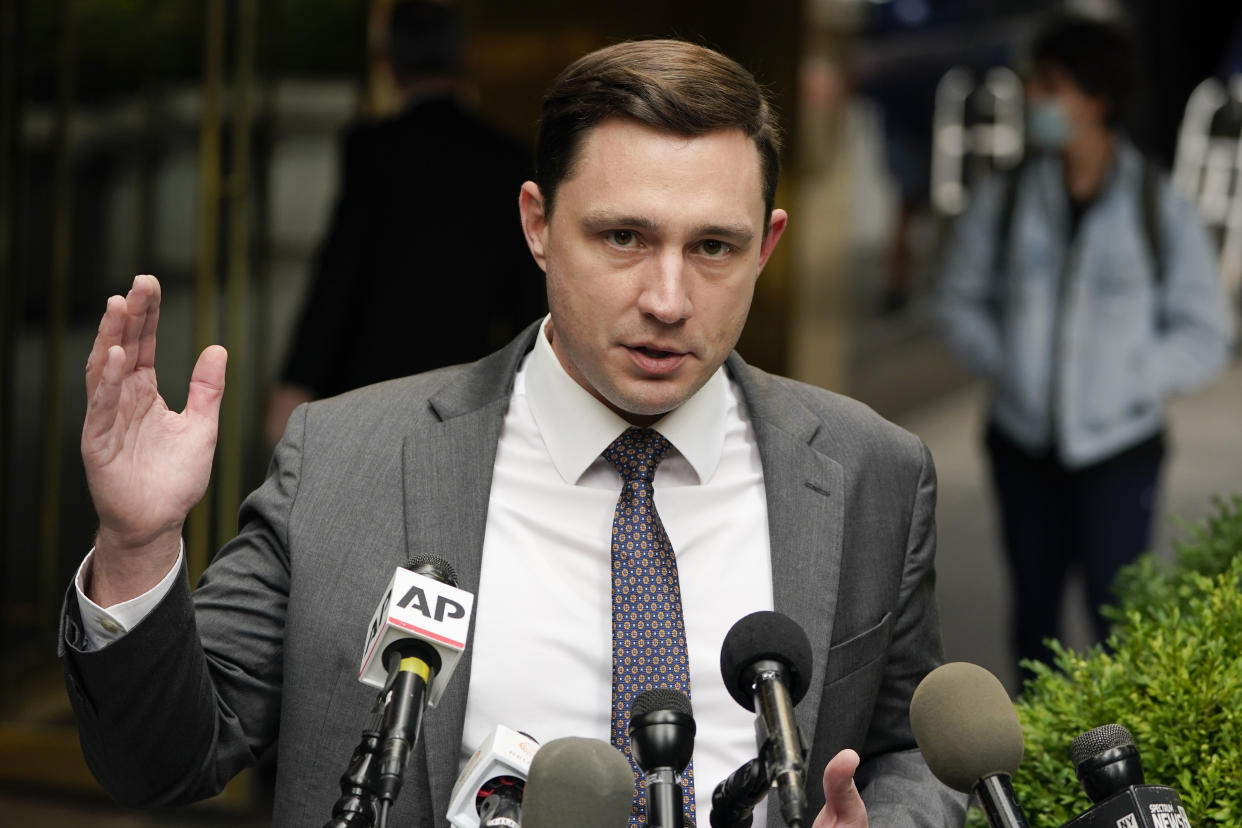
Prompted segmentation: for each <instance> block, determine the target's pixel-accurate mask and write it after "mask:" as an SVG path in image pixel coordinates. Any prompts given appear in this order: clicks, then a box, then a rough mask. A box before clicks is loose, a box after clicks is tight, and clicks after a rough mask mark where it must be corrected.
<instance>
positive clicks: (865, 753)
mask: <svg viewBox="0 0 1242 828" xmlns="http://www.w3.org/2000/svg"><path fill="white" fill-rule="evenodd" d="M535 331H536V326H532V327H531V328H530V329H528V330H527V331H526V332H525V333H524V334H523V335H522V336H521V337H519V338H518V339H517V340H515V341H514V343H512V344H511V345H510V346H508V347H507V348H505V349H504V350H502V351H499V352H497V353H496V354H493V355H491V356H489V357H487V358H485V359H483V360H481V361H480V362H477V363H474V364H472V365H468V366H457V367H453V368H446V369H443V370H439V371H434V372H431V373H427V374H421V375H418V376H414V377H408V378H405V379H400V380H394V381H392V382H387V383H383V384H380V385H376V386H371V387H369V388H365V389H361V390H359V391H356V392H351V393H349V394H346V395H343V396H341V397H336V398H333V399H330V400H325V401H322V402H319V403H314V404H311V405H309V406H304V407H302V408H300V409H298V411H297V412H295V413H294V415H293V417H292V418H291V420H290V423H289V426H288V428H287V430H286V434H285V437H284V439H283V440H282V441H281V443H280V445H279V446H278V447H277V449H276V452H275V455H274V458H273V460H272V466H271V469H270V472H269V476H268V478H267V480H266V482H264V484H263V485H262V486H261V487H260V488H259V489H257V490H256V491H255V492H254V493H253V494H251V496H250V497H249V498H247V500H246V502H245V503H244V504H243V506H242V509H241V513H240V526H241V529H240V532H239V534H238V536H237V538H235V539H234V540H233V541H231V542H229V543H228V544H227V545H226V546H225V547H224V548H223V549H222V550H221V551H220V553H219V555H218V556H217V558H216V559H215V561H214V562H213V563H212V565H211V567H210V568H209V569H208V570H207V572H206V574H204V576H203V578H202V580H201V581H200V582H199V585H198V587H197V588H196V589H195V591H194V593H193V595H192V596H191V595H190V593H189V591H188V590H187V589H183V588H179V589H174V590H172V591H171V592H170V594H169V595H168V596H167V597H166V598H165V599H164V600H163V601H162V602H161V604H160V605H159V607H158V608H157V609H156V610H155V611H153V612H152V614H151V615H149V616H148V617H147V618H146V619H144V621H143V622H142V623H141V624H139V625H138V626H137V627H136V628H135V629H134V630H131V631H130V633H129V634H128V635H126V636H125V637H124V638H122V639H121V640H119V641H117V642H116V643H114V644H112V645H110V646H108V647H106V648H104V649H102V650H100V651H97V652H86V651H85V650H84V646H83V642H84V639H83V636H82V632H81V619H80V617H79V616H78V614H77V612H76V604H75V602H74V601H73V600H68V601H67V602H66V611H65V613H64V620H63V626H64V629H63V632H62V636H61V652H62V657H63V659H64V664H65V672H66V679H67V684H68V688H69V694H70V698H71V699H72V702H73V705H74V709H75V712H76V714H77V717H78V722H79V727H80V734H81V741H82V746H83V750H84V753H85V755H86V758H87V761H88V763H89V764H90V766H91V768H92V770H93V771H94V772H95V774H96V776H97V777H98V778H99V779H100V781H101V782H102V783H103V784H104V786H105V787H106V788H107V789H108V790H109V791H110V792H111V793H112V794H113V796H115V797H116V798H117V799H118V800H120V801H121V802H124V803H129V804H135V805H163V804H175V803H180V802H186V801H191V800H194V799H198V798H201V797H204V796H208V795H211V794H213V793H215V792H216V791H218V790H219V789H220V788H221V787H222V786H223V785H224V784H225V783H226V782H227V781H228V780H229V779H230V778H232V777H233V775H234V774H236V773H237V772H238V771H239V770H240V769H242V768H243V767H245V766H247V765H249V764H252V763H253V762H254V761H256V760H257V758H258V757H259V755H260V753H261V752H262V751H263V750H265V749H266V748H267V747H269V746H270V745H272V744H273V743H274V742H276V741H277V736H278V735H279V751H280V753H279V762H278V776H277V786H276V788H277V789H276V804H275V816H274V823H275V824H276V825H282V826H310V825H320V824H323V822H325V821H326V820H327V819H328V817H329V815H330V813H331V807H332V803H333V802H334V801H335V800H336V798H337V796H338V793H339V788H338V779H339V777H340V775H341V773H342V772H343V771H344V769H345V767H346V764H347V762H348V760H349V756H350V753H351V751H352V750H353V748H354V746H355V745H356V744H357V742H358V737H359V734H360V731H361V729H362V726H363V724H364V721H365V719H366V715H367V711H368V710H369V709H370V707H371V703H372V701H373V699H374V691H373V690H371V689H369V688H367V687H365V686H363V685H361V684H359V683H358V680H357V670H358V662H359V660H360V657H361V646H362V642H363V640H364V638H365V633H366V629H365V628H366V625H367V623H368V621H369V619H370V615H371V610H372V608H373V606H372V602H374V601H376V600H378V596H379V595H380V594H381V593H382V591H383V589H384V587H385V585H386V583H387V581H388V579H389V577H391V574H392V571H393V569H394V568H395V567H397V566H399V565H400V564H401V563H403V562H404V561H405V560H406V559H407V558H408V557H409V556H410V555H412V554H418V553H420V552H427V553H434V554H438V555H440V556H441V557H444V558H446V559H448V560H450V561H451V562H452V563H453V564H454V566H455V567H456V569H457V572H458V581H459V584H460V586H461V587H462V588H464V589H466V590H469V591H471V592H475V591H477V588H478V583H479V566H480V559H481V555H482V548H483V532H484V524H485V516H486V514H487V506H488V497H489V493H490V488H491V477H492V466H493V462H494V458H495V454H496V445H497V441H498V438H499V434H500V428H501V422H502V420H503V418H504V415H505V412H506V408H507V406H508V403H509V397H510V393H511V390H512V383H513V376H514V373H515V371H516V368H517V365H518V363H519V361H520V359H521V357H522V355H523V354H524V353H525V352H526V351H527V350H529V348H530V345H531V343H532V341H533V337H534V335H535ZM727 365H728V370H729V372H730V373H731V375H732V376H733V377H734V378H735V379H736V381H737V382H738V384H739V386H740V388H741V390H742V393H743V394H744V396H745V399H746V403H747V405H748V408H749V413H750V416H751V419H752V422H753V425H754V429H755V433H756V435H757V438H758V443H759V451H760V456H761V458H762V462H763V468H764V478H765V485H766V488H767V501H768V520H769V524H770V533H771V548H772V573H773V580H774V593H775V595H774V598H775V606H776V609H777V610H778V611H780V612H783V613H785V614H787V615H789V616H791V617H792V618H793V619H794V620H796V621H797V622H798V623H799V624H801V625H802V627H803V628H804V629H805V630H806V632H807V635H808V636H809V638H810V640H811V643H812V646H813V648H814V650H815V665H814V673H813V675H812V679H811V684H810V690H809V691H808V692H807V694H806V697H805V698H804V699H803V700H802V702H801V703H800V704H799V705H798V708H797V717H798V720H799V724H800V725H801V727H802V728H803V732H804V733H806V734H807V736H808V738H809V739H810V741H811V744H812V746H811V760H810V761H811V771H810V773H809V776H808V785H807V787H808V794H809V798H810V799H811V802H812V805H813V807H814V808H815V809H818V808H819V807H820V805H821V803H822V800H823V793H822V790H821V786H820V785H819V784H818V779H819V776H820V775H821V774H822V771H823V767H824V765H825V764H826V762H827V760H828V759H829V758H831V757H832V756H833V755H834V754H835V753H836V752H837V751H838V750H839V749H840V748H842V747H846V746H849V747H853V748H855V749H856V750H858V752H859V753H860V754H861V755H862V757H863V765H862V767H861V769H860V771H859V774H858V782H859V785H860V787H861V788H862V790H863V793H864V798H865V799H866V800H867V803H868V808H869V812H870V814H871V819H872V824H873V825H877V826H888V825H893V826H897V825H902V826H905V825H911V826H913V825H960V824H961V821H962V813H963V808H964V801H963V798H962V797H960V796H959V795H957V794H954V793H952V792H951V791H949V790H948V789H947V788H945V787H944V786H942V785H941V784H940V783H939V782H938V781H936V780H935V779H934V778H933V777H932V776H931V774H930V772H929V771H928V770H927V767H926V765H925V764H924V762H923V760H922V757H921V756H920V755H919V753H918V752H917V750H916V749H915V747H914V740H913V737H912V735H911V732H910V726H909V719H908V707H909V700H910V695H911V693H912V692H913V691H914V688H915V686H916V685H917V684H918V682H919V681H920V680H921V679H922V678H923V676H924V675H925V674H926V673H927V672H928V671H930V670H931V669H932V668H934V667H935V666H936V665H937V664H939V663H940V660H941V648H940V627H939V621H938V617H937V612H936V607H935V600H934V594H933V585H934V573H933V556H934V550H935V530H934V504H935V477H934V471H933V469H932V462H931V458H930V456H929V454H928V452H927V449H926V447H924V446H923V444H922V443H921V442H920V441H919V440H918V439H917V438H916V437H914V436H912V435H910V434H908V433H906V432H904V431H902V430H900V429H898V428H897V427H896V426H893V425H891V424H889V423H887V422H885V421H884V420H882V419H881V418H880V417H878V416H877V415H876V414H874V413H873V412H871V411H870V410H869V409H867V408H865V407H864V406H862V405H860V404H858V403H856V402H853V401H851V400H848V399H845V398H843V397H840V396H837V395H835V394H831V393H829V392H826V391H823V390H821V389H817V388H813V387H810V386H807V385H803V384H800V383H796V382H793V381H791V380H787V379H783V378H780V377H776V376H772V375H770V374H766V373H764V372H762V371H759V370H757V369H754V368H752V367H750V366H748V365H746V364H745V363H744V362H743V361H742V360H741V359H740V358H739V357H737V356H736V355H733V356H731V357H730V359H729V361H728V363H727ZM398 446H399V447H400V450H399V451H398V450H396V449H397V447H398ZM200 642H201V646H200ZM469 672H470V650H469V647H467V650H466V653H465V655H464V657H463V660H462V662H461V663H460V664H459V665H458V668H457V673H456V674H455V675H454V676H453V678H452V682H451V684H450V685H449V688H448V690H447V691H446V693H445V696H444V698H443V699H442V700H441V702H440V704H439V706H438V707H436V708H435V709H433V710H430V711H428V714H427V716H426V718H425V720H424V723H425V726H424V730H423V738H422V740H421V742H420V744H419V746H418V747H416V749H415V751H414V754H413V757H412V760H411V762H410V765H409V768H408V771H407V774H406V783H405V787H404V789H403V792H402V795H401V797H400V798H399V799H398V801H397V804H396V806H395V808H394V812H393V814H392V824H394V825H402V826H417V828H431V826H437V827H439V826H444V825H445V824H446V820H445V816H444V815H445V812H446V809H447V805H448V796H449V792H450V790H451V787H452V783H453V781H454V779H455V776H456V772H457V759H458V755H459V750H460V747H461V733H462V727H463V722H464V717H465V709H466V688H467V686H468V683H469ZM714 782H715V780H713V781H712V782H710V783H709V784H714ZM705 795H709V791H701V792H700V797H702V796H705ZM771 799H775V797H772V798H771ZM772 807H773V808H774V804H773V806H772ZM770 814H771V816H770V824H771V825H773V826H775V825H779V824H780V821H779V817H778V816H776V812H775V810H772V811H770Z"/></svg>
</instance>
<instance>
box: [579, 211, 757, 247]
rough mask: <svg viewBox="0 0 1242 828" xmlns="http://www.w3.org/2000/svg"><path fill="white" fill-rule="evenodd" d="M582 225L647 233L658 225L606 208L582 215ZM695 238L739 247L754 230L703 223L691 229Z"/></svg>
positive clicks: (601, 229) (747, 240)
mask: <svg viewBox="0 0 1242 828" xmlns="http://www.w3.org/2000/svg"><path fill="white" fill-rule="evenodd" d="M582 226H583V228H585V229H586V231H587V232H591V233H594V232H600V231H603V230H608V229H610V228H618V227H625V228H634V229H637V230H645V231H647V232H649V233H655V232H658V231H659V229H660V228H659V225H658V224H656V222H654V221H653V220H651V219H650V218H646V217H643V216H634V215H627V214H625V213H614V212H611V211H608V210H595V211H593V212H590V213H587V214H586V215H584V216H583V217H582ZM690 235H691V236H693V237H695V238H719V239H723V240H724V241H728V242H732V243H733V244H736V245H738V246H739V247H742V246H745V245H748V244H750V242H751V241H752V240H753V239H754V238H755V232H754V230H752V229H751V228H750V225H747V224H704V225H701V226H699V227H695V228H693V229H692V230H691V232H690Z"/></svg>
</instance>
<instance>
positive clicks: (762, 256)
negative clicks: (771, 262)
mask: <svg viewBox="0 0 1242 828" xmlns="http://www.w3.org/2000/svg"><path fill="white" fill-rule="evenodd" d="M788 223H789V215H788V214H787V213H786V212H785V211H784V210H782V209H780V208H779V207H778V208H776V209H774V210H773V211H772V216H771V217H770V218H769V219H768V232H767V234H766V235H765V236H764V237H763V243H762V244H761V245H760V247H759V270H760V271H762V270H763V268H764V266H765V265H766V264H767V263H768V259H770V258H772V251H773V250H775V249H776V243H777V242H778V241H780V240H781V234H782V233H784V232H785V225H786V224H788Z"/></svg>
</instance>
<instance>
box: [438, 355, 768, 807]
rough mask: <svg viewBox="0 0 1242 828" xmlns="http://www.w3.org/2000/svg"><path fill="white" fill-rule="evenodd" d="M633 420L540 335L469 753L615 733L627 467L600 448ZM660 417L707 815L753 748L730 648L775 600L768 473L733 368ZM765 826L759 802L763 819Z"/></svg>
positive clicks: (479, 633)
mask: <svg viewBox="0 0 1242 828" xmlns="http://www.w3.org/2000/svg"><path fill="white" fill-rule="evenodd" d="M628 425H629V424H628V423H627V422H626V421H625V420H623V419H621V417H619V416H618V415H617V414H615V413H614V412H613V411H612V410H611V409H609V408H607V407H606V406H605V405H604V404H602V403H601V402H599V401H598V400H596V399H595V398H594V397H593V396H591V395H590V394H589V393H588V392H587V391H586V390H585V389H583V388H582V387H581V386H580V385H578V383H577V382H575V381H574V380H573V379H572V378H571V377H570V376H569V375H568V374H567V373H566V372H565V370H564V368H563V367H562V366H561V364H560V361H559V360H558V359H557V357H556V355H555V353H554V352H553V351H552V347H551V345H550V344H549V342H548V340H547V337H546V336H545V335H542V334H541V335H540V336H539V337H538V338H537V342H536V344H535V348H534V350H533V351H532V352H531V353H530V355H528V357H527V358H526V360H525V361H524V363H523V364H522V366H521V368H520V369H519V371H518V374H517V377H516V380H515V383H514V390H513V396H512V398H511V400H510V404H509V410H508V413H507V414H506V416H505V421H504V425H503V427H502V429H501V433H500V443H499V446H498V449H497V453H496V466H495V474H494V476H493V478H492V489H491V500H490V504H489V507H488V514H487V527H486V533H485V537H484V542H483V563H482V575H481V578H480V582H479V592H478V597H477V601H476V610H475V620H474V623H475V632H474V643H473V645H472V653H473V654H472V662H471V663H472V667H471V674H470V688H469V694H468V696H467V703H466V725H465V731H464V733H463V736H462V742H463V743H462V757H463V761H464V759H465V758H466V757H468V756H469V754H470V753H471V752H472V751H473V750H474V748H476V747H477V746H478V745H479V744H480V743H481V742H482V741H483V740H484V738H486V736H487V734H488V733H489V732H490V731H491V730H492V728H493V727H494V726H496V725H497V724H503V725H506V726H508V727H511V728H514V729H517V730H522V731H526V732H528V733H530V734H531V735H532V736H534V737H535V738H536V739H538V740H539V741H540V742H546V741H548V740H550V739H555V738H558V737H561V736H570V735H574V736H589V737H593V738H597V739H603V740H605V741H607V740H608V739H609V733H610V729H609V723H610V717H611V706H612V622H611V610H612V592H611V587H610V583H611V553H610V549H611V539H612V518H613V512H614V510H615V508H616V504H617V498H618V496H619V494H620V492H621V476H620V475H619V474H618V473H617V471H616V469H614V468H613V467H612V465H611V464H609V463H608V461H606V460H604V459H602V458H601V457H600V453H601V452H602V451H603V450H604V449H605V448H607V447H608V445H609V444H610V443H611V442H612V441H613V440H614V439H616V437H617V436H618V435H620V434H621V433H622V432H623V431H624V430H625V429H626V428H627V427H628ZM654 427H655V429H656V430H657V431H659V432H660V433H661V434H663V435H664V436H665V437H666V438H667V439H668V441H669V442H670V443H672V444H673V447H674V449H675V451H672V452H670V453H669V454H668V456H667V457H666V458H665V459H664V461H663V462H662V463H661V464H660V466H659V467H658V469H657V470H656V475H655V480H654V487H655V502H656V509H657V511H658V512H659V514H660V518H661V519H662V521H663V523H664V527H665V530H666V531H667V532H668V536H669V540H670V541H671V543H672V546H673V551H674V554H675V555H676V557H677V569H678V577H679V580H680V583H681V598H682V607H683V615H684V618H685V627H686V639H687V645H688V648H689V659H690V698H691V704H692V705H693V708H694V719H695V724H696V726H697V731H698V735H697V738H696V740H695V751H694V769H695V771H694V772H695V788H696V792H697V806H698V809H699V819H698V822H699V824H700V825H706V824H707V818H708V811H709V810H710V806H711V793H712V790H713V789H714V788H715V786H716V784H717V783H718V782H719V781H720V780H722V779H723V778H724V777H725V776H727V775H728V774H729V773H731V772H732V771H734V770H735V769H736V768H738V767H739V766H741V765H742V764H743V763H745V762H746V761H747V760H749V759H753V758H754V757H755V730H754V722H755V719H754V714H753V713H749V712H747V711H746V710H744V709H743V708H742V707H741V706H740V705H738V704H737V702H735V701H734V700H733V699H732V697H731V696H729V694H728V691H727V690H726V689H725V686H724V681H723V680H722V678H721V676H720V645H721V643H722V642H723V641H724V637H725V635H726V634H727V633H728V631H729V628H730V627H731V626H732V625H733V623H734V622H735V621H737V619H739V618H741V617H742V616H744V615H747V614H748V613H751V612H754V611H756V610H770V609H772V606H773V604H772V600H773V599H772V564H771V555H770V548H769V540H768V519H767V503H766V500H765V496H764V486H763V470H762V467H761V465H760V461H759V451H758V446H757V444H756V441H755V435H754V431H753V429H752V428H751V426H750V421H749V420H748V418H747V416H746V412H745V407H744V405H743V403H742V400H741V396H740V394H739V393H738V391H737V389H736V388H734V387H733V385H732V383H731V382H730V381H729V379H728V377H727V376H726V374H725V371H724V369H723V368H722V369H720V370H719V371H717V372H716V373H715V374H714V375H713V376H712V378H711V379H710V380H709V381H708V382H707V384H706V385H704V386H703V388H702V389H700V390H699V392H698V393H697V394H695V395H694V396H693V397H692V398H691V399H689V400H687V401H686V402H685V403H684V404H682V406H681V407H680V408H678V409H677V410H675V411H673V412H671V413H670V414H668V415H666V416H665V417H663V418H662V419H661V420H660V421H659V422H658V423H657V424H656V425H655V426H654ZM765 822H766V818H765V814H764V813H763V809H762V808H760V809H756V813H755V825H756V826H759V828H763V826H764V824H765Z"/></svg>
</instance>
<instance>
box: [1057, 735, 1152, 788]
mask: <svg viewBox="0 0 1242 828" xmlns="http://www.w3.org/2000/svg"><path fill="white" fill-rule="evenodd" d="M1070 760H1071V761H1072V762H1073V763H1074V772H1075V773H1077V774H1078V781H1079V782H1081V783H1082V788H1083V790H1084V791H1086V792H1087V796H1088V797H1090V798H1091V801H1092V802H1101V801H1103V800H1105V799H1108V798H1109V797H1110V796H1112V795H1113V794H1115V793H1119V792H1120V791H1122V790H1124V789H1125V788H1128V787H1130V786H1131V785H1142V784H1143V761H1142V760H1141V759H1140V758H1139V752H1138V746H1137V745H1135V744H1134V737H1133V736H1131V735H1130V731H1128V730H1126V729H1125V728H1124V727H1122V726H1121V725H1119V724H1106V725H1101V726H1100V727H1097V728H1094V729H1092V730H1088V731H1087V732H1086V733H1081V734H1079V735H1078V737H1077V738H1076V739H1074V743H1073V744H1071V745H1070Z"/></svg>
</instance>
